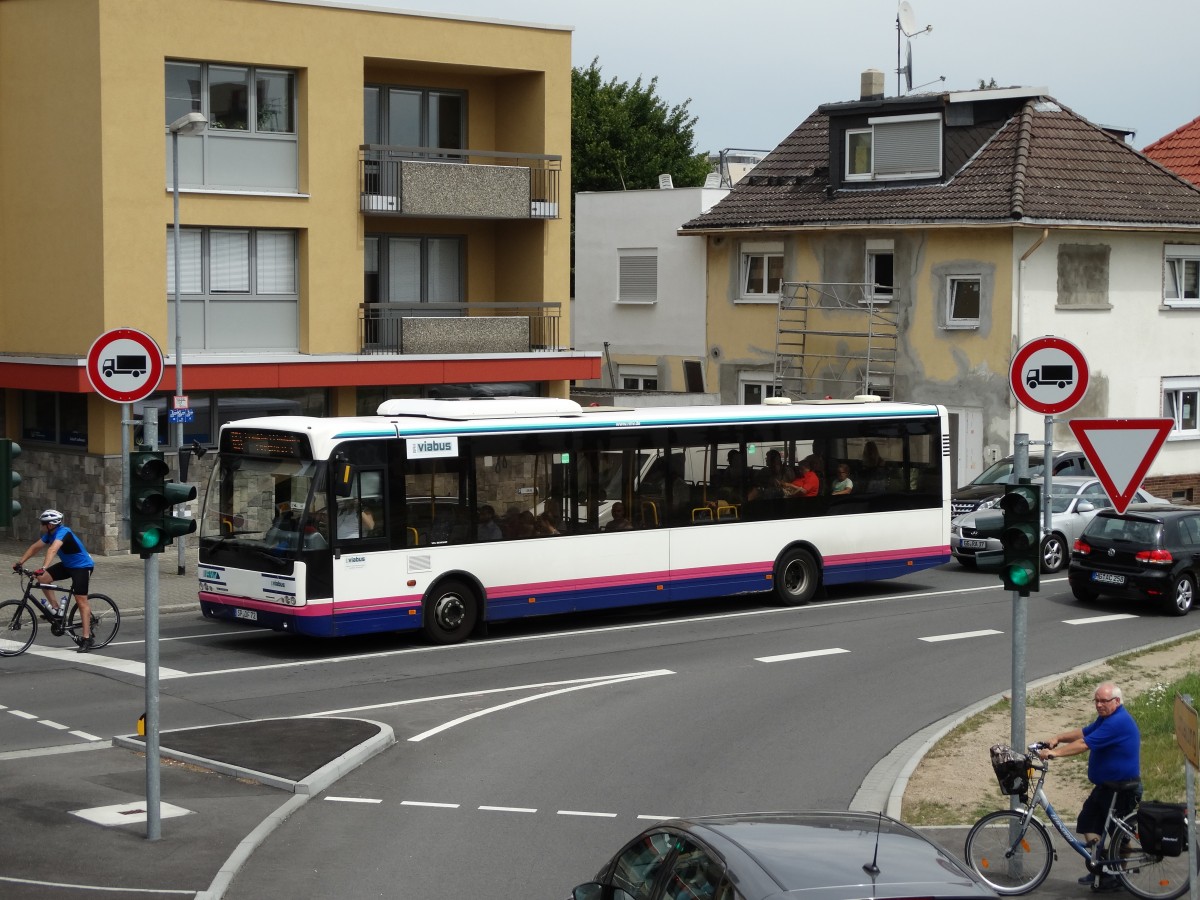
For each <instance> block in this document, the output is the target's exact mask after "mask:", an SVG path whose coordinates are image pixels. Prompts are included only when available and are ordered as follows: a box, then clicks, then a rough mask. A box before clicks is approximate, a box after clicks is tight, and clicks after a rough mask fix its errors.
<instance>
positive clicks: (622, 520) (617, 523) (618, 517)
mask: <svg viewBox="0 0 1200 900" xmlns="http://www.w3.org/2000/svg"><path fill="white" fill-rule="evenodd" d="M604 530H605V531H632V530H633V523H632V522H630V521H629V517H628V516H627V515H625V504H624V503H622V502H621V501H620V500H618V501H617V502H616V503H614V504H613V505H612V521H611V522H609V523H608V524H607V525H605V526H604Z"/></svg>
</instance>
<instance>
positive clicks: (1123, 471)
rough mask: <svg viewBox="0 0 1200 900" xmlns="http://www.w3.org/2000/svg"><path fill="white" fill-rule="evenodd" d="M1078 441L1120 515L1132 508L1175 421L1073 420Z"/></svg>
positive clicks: (1072, 429) (1072, 425)
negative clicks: (1131, 504) (1136, 493)
mask: <svg viewBox="0 0 1200 900" xmlns="http://www.w3.org/2000/svg"><path fill="white" fill-rule="evenodd" d="M1068 424H1069V425H1070V426H1071V431H1072V432H1073V433H1074V434H1075V440H1077V441H1079V446H1081V447H1082V448H1083V452H1084V455H1085V456H1087V458H1088V462H1090V463H1091V464H1092V468H1093V469H1095V470H1096V477H1098V478H1099V479H1100V483H1101V484H1102V485H1103V486H1104V492H1105V493H1106V494H1108V499H1109V500H1111V501H1112V502H1113V506H1115V507H1116V509H1117V512H1119V513H1123V512H1125V510H1126V508H1127V507H1128V506H1129V501H1130V499H1131V498H1132V497H1133V494H1134V491H1136V490H1137V489H1138V485H1140V484H1141V483H1142V479H1143V478H1145V477H1146V472H1147V471H1148V470H1149V468H1150V464H1151V463H1152V462H1154V458H1155V457H1156V456H1158V451H1159V449H1160V448H1161V447H1162V445H1163V441H1165V440H1166V439H1167V434H1168V433H1170V431H1171V427H1172V426H1173V425H1174V424H1175V422H1174V420H1172V419H1072V420H1071V421H1070V422H1069V423H1068Z"/></svg>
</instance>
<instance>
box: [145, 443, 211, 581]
mask: <svg viewBox="0 0 1200 900" xmlns="http://www.w3.org/2000/svg"><path fill="white" fill-rule="evenodd" d="M169 471H170V469H169V468H168V466H167V461H166V459H165V458H164V454H163V453H162V451H161V450H138V451H136V452H134V453H131V454H130V455H129V549H130V550H131V551H132V552H134V553H137V554H138V555H139V556H141V557H142V559H146V558H147V557H148V556H149V555H150V554H151V553H162V552H163V550H164V549H166V547H167V545H168V544H170V543H171V542H173V541H174V540H175V538H176V537H178V536H180V535H184V534H191V533H192V532H193V531H195V530H196V520H195V519H185V518H183V517H182V516H176V515H172V508H173V507H174V506H175V504H176V503H186V502H187V501H188V500H194V499H195V497H196V488H195V487H194V486H192V485H190V484H176V483H175V482H172V481H167V473H168V472H169Z"/></svg>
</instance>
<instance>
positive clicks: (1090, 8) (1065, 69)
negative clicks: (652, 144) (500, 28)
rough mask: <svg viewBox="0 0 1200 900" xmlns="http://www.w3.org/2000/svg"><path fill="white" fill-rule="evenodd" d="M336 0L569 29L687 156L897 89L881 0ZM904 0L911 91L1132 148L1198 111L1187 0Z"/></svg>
mask: <svg viewBox="0 0 1200 900" xmlns="http://www.w3.org/2000/svg"><path fill="white" fill-rule="evenodd" d="M349 2H353V3H357V4H361V5H372V4H373V5H380V6H389V7H393V8H396V9H404V10H414V11H417V10H419V11H431V12H438V13H445V14H460V15H464V16H472V17H480V18H488V19H500V20H506V21H516V22H535V23H540V24H553V25H568V26H571V27H573V29H574V33H573V35H572V39H571V45H572V48H571V56H572V62H573V64H574V65H575V66H587V65H588V64H589V63H590V62H591V61H592V59H593V58H595V57H599V61H600V66H601V69H602V71H603V74H604V76H605V79H606V80H607V79H609V78H612V77H616V78H617V79H618V80H620V81H633V80H634V79H636V78H637V77H638V76H641V77H642V78H643V79H644V80H646V81H648V80H649V79H650V78H652V77H655V76H657V77H658V95H659V96H660V97H661V98H662V99H663V100H664V101H666V102H667V103H668V104H669V105H671V106H674V105H676V104H679V103H683V102H684V101H686V100H688V99H690V100H691V104H690V106H689V109H690V111H691V113H692V115H694V116H696V117H698V119H699V121H698V122H697V123H696V129H695V131H696V149H697V150H707V151H717V150H722V149H730V148H740V149H749V150H770V149H772V148H773V147H775V146H776V145H777V144H778V143H779V142H780V141H781V140H782V139H783V138H784V137H786V136H787V135H788V134H789V133H791V131H792V129H793V128H795V126H796V125H798V124H799V123H800V122H802V121H803V120H804V119H805V118H806V117H807V116H808V115H809V113H811V112H812V111H813V110H814V109H815V108H816V107H817V106H818V105H819V104H821V103H827V102H832V101H844V100H855V99H858V91H859V75H860V73H861V72H862V71H863V70H864V69H868V68H876V69H880V70H881V71H883V72H884V75H885V85H886V89H887V95H888V96H895V94H896V91H897V77H896V37H897V32H896V12H897V0H753V2H746V0H743V2H714V0H349ZM909 3H910V6H911V7H912V10H913V13H914V18H915V23H916V26H917V27H918V28H924V27H925V26H926V25H932V26H933V30H932V31H931V32H929V33H925V34H920V35H919V36H917V37H914V38H912V39H911V44H912V60H913V86H914V89H915V90H926V91H934V90H941V89H946V90H970V89H973V88H977V87H978V86H979V82H980V80H981V79H983V80H985V81H990V80H991V79H995V80H996V83H997V85H999V86H1001V87H1010V86H1022V87H1039V88H1048V89H1049V92H1050V94H1051V95H1052V96H1054V97H1055V98H1056V99H1057V100H1058V101H1059V102H1060V103H1062V104H1064V105H1066V106H1068V107H1070V108H1071V109H1073V110H1074V111H1075V112H1077V113H1079V114H1080V115H1082V116H1084V117H1085V118H1087V119H1089V120H1091V121H1092V122H1095V123H1097V124H1100V125H1113V126H1118V127H1122V128H1129V129H1134V130H1135V131H1136V132H1137V133H1136V135H1135V136H1134V138H1133V145H1134V146H1135V147H1137V148H1139V149H1141V148H1142V147H1144V146H1146V145H1147V144H1149V143H1152V142H1153V141H1156V140H1158V139H1159V138H1160V137H1162V136H1163V135H1165V134H1168V133H1169V132H1171V131H1173V130H1175V129H1176V128H1178V127H1179V126H1180V125H1183V124H1185V123H1187V122H1190V121H1191V120H1192V119H1194V118H1196V117H1197V116H1200V53H1198V52H1197V48H1198V46H1200V45H1198V44H1197V41H1198V40H1200V0H1138V2H1133V0H1124V2H1118V0H1006V2H1003V0H1002V2H990V3H983V2H979V0H909ZM903 47H904V38H901V54H902V58H903V52H904V50H903ZM940 76H945V79H946V80H945V82H940V81H936V79H938V78H939V77H940ZM926 82H934V83H933V84H928V85H926ZM922 85H925V86H924V87H923V88H922Z"/></svg>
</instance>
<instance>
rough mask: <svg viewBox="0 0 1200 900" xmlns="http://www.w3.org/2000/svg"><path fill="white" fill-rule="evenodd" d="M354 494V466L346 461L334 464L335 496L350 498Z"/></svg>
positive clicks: (337, 461) (338, 461)
mask: <svg viewBox="0 0 1200 900" xmlns="http://www.w3.org/2000/svg"><path fill="white" fill-rule="evenodd" d="M353 493H354V466H352V465H350V463H348V462H346V461H345V460H341V459H339V460H335V461H334V462H333V495H334V496H335V497H349V496H350V495H351V494H353Z"/></svg>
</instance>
